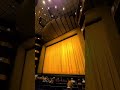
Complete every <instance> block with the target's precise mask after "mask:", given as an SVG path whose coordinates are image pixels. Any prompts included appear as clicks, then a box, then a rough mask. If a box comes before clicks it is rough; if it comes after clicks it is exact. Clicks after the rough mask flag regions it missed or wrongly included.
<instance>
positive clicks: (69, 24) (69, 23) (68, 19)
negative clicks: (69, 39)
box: [66, 17, 73, 30]
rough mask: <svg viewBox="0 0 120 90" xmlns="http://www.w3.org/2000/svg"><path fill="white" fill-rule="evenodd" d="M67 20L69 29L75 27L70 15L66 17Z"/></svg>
mask: <svg viewBox="0 0 120 90" xmlns="http://www.w3.org/2000/svg"><path fill="white" fill-rule="evenodd" d="M66 20H67V22H68V26H69V29H70V30H72V29H73V27H72V24H71V21H70V18H69V17H66Z"/></svg>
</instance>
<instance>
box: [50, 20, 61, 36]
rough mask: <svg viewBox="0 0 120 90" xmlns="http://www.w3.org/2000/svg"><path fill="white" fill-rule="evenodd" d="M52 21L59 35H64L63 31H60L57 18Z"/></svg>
mask: <svg viewBox="0 0 120 90" xmlns="http://www.w3.org/2000/svg"><path fill="white" fill-rule="evenodd" d="M51 23H52V25H53V27H54V30H55V32H56V33H57V35H58V36H60V35H62V32H61V31H60V29H59V27H58V25H57V23H56V21H55V19H54V20H52V22H51Z"/></svg>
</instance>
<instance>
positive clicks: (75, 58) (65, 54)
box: [43, 35, 85, 75]
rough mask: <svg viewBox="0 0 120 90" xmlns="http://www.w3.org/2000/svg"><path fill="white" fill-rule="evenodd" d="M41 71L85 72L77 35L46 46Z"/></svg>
mask: <svg viewBox="0 0 120 90" xmlns="http://www.w3.org/2000/svg"><path fill="white" fill-rule="evenodd" d="M43 73H46V74H79V75H84V74H85V60H84V55H83V51H82V47H81V43H80V41H79V37H78V35H75V36H72V37H70V38H68V39H65V40H63V41H61V42H58V43H56V44H54V45H51V46H49V47H47V48H46V53H45V59H44V66H43Z"/></svg>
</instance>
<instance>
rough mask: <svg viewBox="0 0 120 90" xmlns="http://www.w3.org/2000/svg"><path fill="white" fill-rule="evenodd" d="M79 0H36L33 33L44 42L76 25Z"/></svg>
mask: <svg viewBox="0 0 120 90" xmlns="http://www.w3.org/2000/svg"><path fill="white" fill-rule="evenodd" d="M80 3H81V1H79V0H38V3H37V5H36V7H35V33H36V34H39V35H40V36H42V38H43V39H44V41H45V42H48V41H50V40H53V39H55V38H56V37H59V36H61V35H63V34H65V33H66V32H69V31H70V30H73V29H74V28H77V27H78V24H77V21H76V18H77V17H76V14H77V9H78V7H79V4H80Z"/></svg>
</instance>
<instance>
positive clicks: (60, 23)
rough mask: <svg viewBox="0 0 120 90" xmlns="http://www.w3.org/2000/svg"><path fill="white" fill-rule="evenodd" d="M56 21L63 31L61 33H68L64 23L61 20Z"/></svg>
mask: <svg viewBox="0 0 120 90" xmlns="http://www.w3.org/2000/svg"><path fill="white" fill-rule="evenodd" d="M56 21H57V23H58V25H59V27H60V29H61V32H62V33H63V34H64V33H65V32H66V31H65V28H64V26H63V25H62V22H61V20H60V18H57V19H56Z"/></svg>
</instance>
